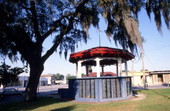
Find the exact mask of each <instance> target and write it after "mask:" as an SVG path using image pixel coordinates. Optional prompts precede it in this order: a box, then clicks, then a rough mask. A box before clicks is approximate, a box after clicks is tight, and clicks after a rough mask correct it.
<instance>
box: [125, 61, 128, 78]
mask: <svg viewBox="0 0 170 111" xmlns="http://www.w3.org/2000/svg"><path fill="white" fill-rule="evenodd" d="M125 73H126V76H128V68H127V61H126V60H125Z"/></svg>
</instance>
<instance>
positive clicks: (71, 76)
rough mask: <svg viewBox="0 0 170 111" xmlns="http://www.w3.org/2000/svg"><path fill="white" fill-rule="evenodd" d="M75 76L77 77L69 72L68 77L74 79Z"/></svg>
mask: <svg viewBox="0 0 170 111" xmlns="http://www.w3.org/2000/svg"><path fill="white" fill-rule="evenodd" d="M74 78H76V76H73V75H71V74H67V79H74Z"/></svg>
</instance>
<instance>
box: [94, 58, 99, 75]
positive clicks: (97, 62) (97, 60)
mask: <svg viewBox="0 0 170 111" xmlns="http://www.w3.org/2000/svg"><path fill="white" fill-rule="evenodd" d="M95 61H96V68H97V77H100V59H99V58H96V59H95Z"/></svg>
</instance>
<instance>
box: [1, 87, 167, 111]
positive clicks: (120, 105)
mask: <svg viewBox="0 0 170 111" xmlns="http://www.w3.org/2000/svg"><path fill="white" fill-rule="evenodd" d="M138 93H142V94H147V97H146V98H145V99H143V100H139V101H118V102H103V103H95V104H94V103H81V102H61V101H59V100H57V99H53V98H39V99H38V100H37V101H36V102H32V103H23V102H16V103H10V104H0V111H170V88H167V89H153V90H142V91H140V92H138Z"/></svg>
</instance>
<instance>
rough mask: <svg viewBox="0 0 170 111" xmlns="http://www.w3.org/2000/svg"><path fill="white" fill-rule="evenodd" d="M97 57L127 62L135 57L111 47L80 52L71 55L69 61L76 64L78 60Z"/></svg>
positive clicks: (125, 51)
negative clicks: (121, 59)
mask: <svg viewBox="0 0 170 111" xmlns="http://www.w3.org/2000/svg"><path fill="white" fill-rule="evenodd" d="M95 57H110V58H111V57H120V58H123V59H125V60H131V59H133V58H134V55H133V54H131V53H130V52H129V51H127V50H122V49H116V48H110V47H94V48H91V49H87V50H83V51H80V52H76V53H72V54H70V59H69V61H70V62H72V63H76V62H77V61H78V60H83V59H90V58H95Z"/></svg>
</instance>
